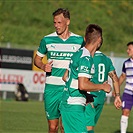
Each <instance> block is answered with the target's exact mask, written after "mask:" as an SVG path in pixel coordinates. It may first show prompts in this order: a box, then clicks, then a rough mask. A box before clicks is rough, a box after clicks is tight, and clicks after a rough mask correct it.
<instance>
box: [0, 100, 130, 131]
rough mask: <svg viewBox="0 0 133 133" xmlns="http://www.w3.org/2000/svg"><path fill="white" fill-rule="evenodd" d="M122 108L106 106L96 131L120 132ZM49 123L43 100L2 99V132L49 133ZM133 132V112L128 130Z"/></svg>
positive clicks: (0, 106) (0, 104)
mask: <svg viewBox="0 0 133 133" xmlns="http://www.w3.org/2000/svg"><path fill="white" fill-rule="evenodd" d="M120 116H121V110H116V109H115V107H114V106H113V105H112V104H110V105H106V104H105V106H104V109H103V112H102V114H101V117H100V119H99V121H98V124H97V126H96V128H95V133H120V131H119V121H120ZM47 132H48V125H47V120H46V117H45V113H44V107H43V102H38V101H29V102H16V101H12V100H6V101H0V133H47ZM127 133H133V112H132V113H131V116H130V118H129V126H128V132H127Z"/></svg>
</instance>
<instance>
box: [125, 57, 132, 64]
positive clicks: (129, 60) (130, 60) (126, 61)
mask: <svg viewBox="0 0 133 133" xmlns="http://www.w3.org/2000/svg"><path fill="white" fill-rule="evenodd" d="M129 62H133V60H132V59H131V58H128V59H126V60H125V61H124V63H129Z"/></svg>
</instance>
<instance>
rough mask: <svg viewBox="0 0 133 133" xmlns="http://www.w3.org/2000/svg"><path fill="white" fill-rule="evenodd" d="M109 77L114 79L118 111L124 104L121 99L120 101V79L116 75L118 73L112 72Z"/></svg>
mask: <svg viewBox="0 0 133 133" xmlns="http://www.w3.org/2000/svg"><path fill="white" fill-rule="evenodd" d="M109 76H110V78H111V79H112V82H113V87H114V92H115V93H114V96H115V100H114V105H115V107H116V108H117V109H120V107H121V104H122V103H121V99H120V86H119V79H118V76H117V74H116V71H111V72H110V73H109Z"/></svg>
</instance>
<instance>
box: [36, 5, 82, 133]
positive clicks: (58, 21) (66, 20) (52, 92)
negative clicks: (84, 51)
mask: <svg viewBox="0 0 133 133" xmlns="http://www.w3.org/2000/svg"><path fill="white" fill-rule="evenodd" d="M53 23H54V27H55V30H56V31H55V32H54V33H51V34H49V35H47V36H45V37H44V38H42V40H41V42H40V46H39V48H38V51H37V53H36V56H35V58H34V64H35V65H36V66H37V67H38V68H40V69H42V70H44V71H45V72H46V84H45V89H44V104H45V112H46V116H47V120H48V126H49V133H57V131H58V123H59V118H60V116H61V114H60V110H59V105H60V102H61V99H62V93H63V89H64V86H65V82H64V81H63V80H62V76H63V74H64V72H65V70H66V69H67V68H68V66H69V63H70V59H71V57H72V55H73V54H74V53H75V52H76V51H77V50H78V49H79V48H80V47H81V46H82V45H83V44H84V39H83V37H81V36H80V35H77V34H74V33H72V32H71V31H69V25H70V12H69V10H68V9H63V8H59V9H57V10H56V11H54V12H53ZM46 54H47V58H48V63H47V64H44V63H43V62H42V58H43V57H44V56H45V55H46ZM61 132H62V133H63V132H64V131H63V127H61Z"/></svg>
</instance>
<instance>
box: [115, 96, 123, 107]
mask: <svg viewBox="0 0 133 133" xmlns="http://www.w3.org/2000/svg"><path fill="white" fill-rule="evenodd" d="M114 105H115V107H116V109H120V108H121V106H122V102H121V99H120V96H116V97H115V100H114Z"/></svg>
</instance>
